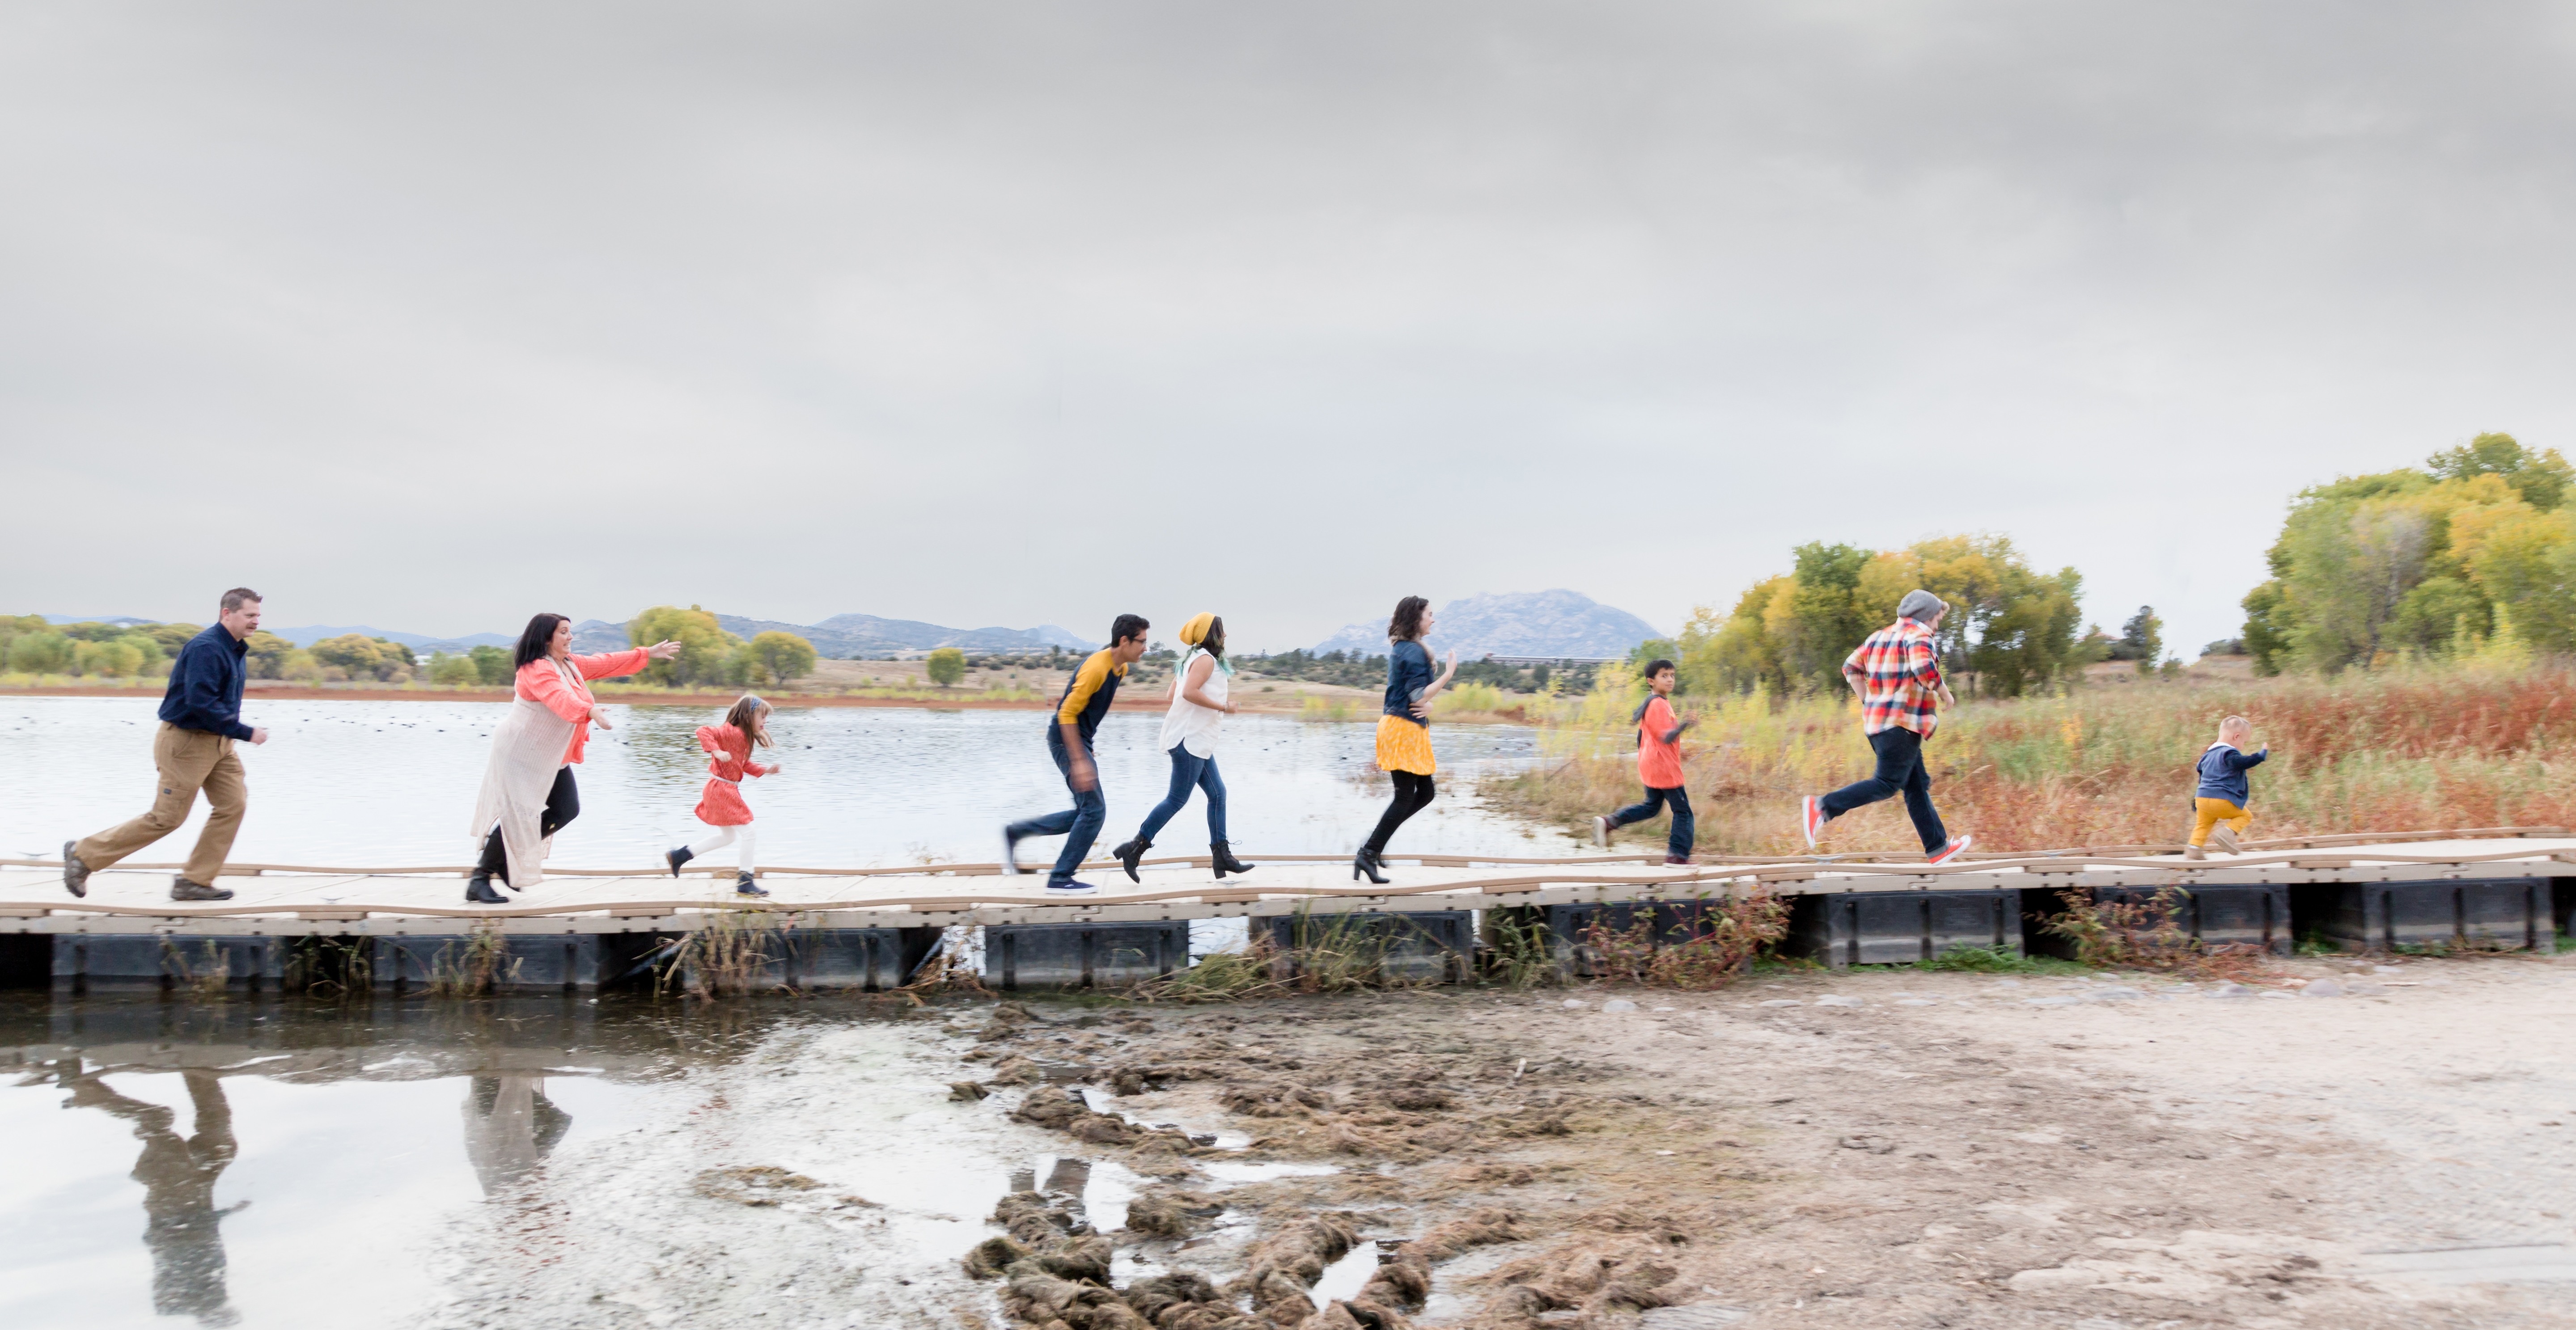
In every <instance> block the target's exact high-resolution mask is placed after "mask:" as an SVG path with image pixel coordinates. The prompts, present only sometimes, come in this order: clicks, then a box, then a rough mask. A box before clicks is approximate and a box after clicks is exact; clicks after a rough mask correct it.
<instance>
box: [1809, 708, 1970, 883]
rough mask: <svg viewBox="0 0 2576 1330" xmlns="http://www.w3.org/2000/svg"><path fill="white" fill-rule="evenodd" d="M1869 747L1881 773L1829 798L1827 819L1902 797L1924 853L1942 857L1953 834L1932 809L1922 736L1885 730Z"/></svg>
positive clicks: (1827, 798) (1873, 738) (1897, 730)
mask: <svg viewBox="0 0 2576 1330" xmlns="http://www.w3.org/2000/svg"><path fill="white" fill-rule="evenodd" d="M1869 747H1870V751H1871V752H1874V753H1876V754H1878V771H1877V772H1876V773H1875V774H1873V775H1870V776H1866V777H1863V778H1862V779H1860V780H1856V781H1853V782H1852V783H1851V784H1849V785H1846V786H1844V787H1842V788H1841V789H1839V790H1836V791H1834V792H1833V793H1831V794H1828V795H1826V796H1825V798H1824V808H1825V816H1827V817H1841V816H1842V815H1843V814H1845V813H1848V812H1850V811H1851V810H1853V809H1855V808H1859V807H1861V806H1862V805H1864V804H1874V803H1877V802H1878V801H1879V800H1881V799H1886V798H1890V797H1892V796H1895V795H1898V794H1902V795H1904V796H1905V811H1906V813H1907V815H1908V816H1910V817H1912V818H1913V819H1914V834H1915V835H1917V836H1920V837H1922V838H1923V852H1924V853H1925V854H1939V853H1940V852H1941V850H1942V848H1943V847H1944V846H1947V845H1948V844H1949V843H1950V833H1949V832H1948V831H1946V830H1943V829H1942V826H1941V813H1940V811H1939V810H1938V809H1935V808H1934V807H1933V806H1932V773H1931V772H1929V771H1926V770H1924V768H1923V736H1922V735H1919V734H1916V733H1915V732H1914V731H1912V730H1908V729H1903V728H1889V729H1884V730H1880V731H1879V732H1878V733H1876V734H1873V735H1871V736H1869Z"/></svg>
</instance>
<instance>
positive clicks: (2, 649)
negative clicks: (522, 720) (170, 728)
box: [0, 614, 507, 683]
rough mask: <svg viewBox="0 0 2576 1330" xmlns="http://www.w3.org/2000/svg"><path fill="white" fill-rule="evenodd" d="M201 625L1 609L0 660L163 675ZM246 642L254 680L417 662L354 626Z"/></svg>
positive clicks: (387, 669) (333, 675)
mask: <svg viewBox="0 0 2576 1330" xmlns="http://www.w3.org/2000/svg"><path fill="white" fill-rule="evenodd" d="M204 631H205V628H204V626H203V625H200V624H193V623H135V624H122V623H94V622H92V623H66V624H48V623H46V622H45V619H44V616H43V615H39V614H26V615H5V614H0V663H5V665H6V666H7V668H8V669H9V670H10V671H11V672H13V673H19V674H69V675H86V676H91V677H95V678H102V679H136V678H142V679H158V678H166V677H167V676H168V675H169V673H170V663H171V661H173V660H174V659H176V658H177V656H178V654H179V648H181V647H183V646H186V645H187V644H188V639H190V638H192V637H195V636H196V635H197V634H199V633H201V632H204ZM243 646H244V649H245V657H246V658H245V660H244V662H243V664H244V668H245V669H247V670H248V672H249V674H250V676H251V677H252V678H254V679H294V680H306V681H311V682H315V683H321V682H330V681H337V680H341V679H377V680H383V681H386V682H391V683H403V682H407V681H409V680H410V679H411V678H412V675H413V671H414V670H415V669H417V668H418V667H419V664H420V660H419V657H417V656H415V655H413V654H412V651H411V648H409V647H406V646H404V645H403V644H402V643H400V642H395V641H391V640H388V639H386V638H381V637H365V636H361V635H360V634H357V633H343V634H341V635H340V636H338V637H331V638H324V639H323V640H322V641H319V642H316V643H314V644H313V645H312V646H310V647H302V648H299V647H297V646H296V645H295V644H294V643H293V642H289V641H287V640H286V639H285V638H282V637H279V636H278V635H276V634H275V633H267V632H254V633H252V634H251V635H250V640H249V641H247V642H245V643H243ZM503 659H505V660H506V659H507V657H506V656H504V657H503Z"/></svg>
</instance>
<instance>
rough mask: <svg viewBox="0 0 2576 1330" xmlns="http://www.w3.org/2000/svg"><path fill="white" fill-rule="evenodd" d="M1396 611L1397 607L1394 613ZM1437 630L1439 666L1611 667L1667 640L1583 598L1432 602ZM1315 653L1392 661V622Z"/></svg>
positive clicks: (1353, 630) (1539, 595) (1541, 594)
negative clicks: (1501, 660)
mask: <svg viewBox="0 0 2576 1330" xmlns="http://www.w3.org/2000/svg"><path fill="white" fill-rule="evenodd" d="M1390 608H1392V607H1390ZM1431 610H1432V614H1433V616H1434V617H1435V618H1436V619H1438V621H1439V623H1438V626H1437V627H1435V628H1433V629H1432V631H1431V636H1430V638H1429V639H1428V640H1427V641H1426V642H1425V643H1424V645H1426V646H1428V647H1430V648H1431V654H1432V656H1433V657H1434V658H1435V659H1437V658H1441V657H1445V656H1446V655H1447V654H1448V653H1449V652H1451V651H1456V652H1457V653H1458V658H1459V659H1460V660H1478V659H1482V658H1483V657H1486V656H1563V657H1570V658H1574V659H1608V658H1613V657H1619V656H1625V655H1627V654H1628V652H1629V649H1630V648H1632V647H1634V646H1636V645H1637V644H1638V643H1640V642H1643V641H1646V640H1647V639H1649V638H1656V637H1662V636H1664V634H1662V633H1660V632H1657V631H1656V630H1655V626H1654V625H1653V624H1650V623H1647V622H1646V621H1645V620H1643V619H1640V618H1638V617H1637V616H1636V615H1633V614H1630V613H1629V612H1627V611H1626V610H1623V609H1620V608H1618V607H1616V606H1612V605H1604V604H1602V603H1600V602H1599V601H1596V600H1594V599H1592V598H1591V597H1590V596H1587V595H1584V594H1583V593H1581V592H1579V591H1566V590H1563V589H1559V590H1555V591H1515V592H1508V593H1505V594H1502V595H1490V594H1488V595H1475V596H1461V597H1459V598H1458V599H1456V600H1452V601H1446V602H1443V601H1433V602H1432V605H1431ZM1314 649H1315V651H1316V652H1317V653H1319V654H1320V653H1322V652H1326V651H1357V652H1360V653H1361V654H1363V655H1370V656H1383V655H1385V654H1386V620H1384V619H1371V620H1369V621H1367V622H1365V623H1355V624H1352V625H1351V626H1350V627H1348V628H1345V629H1343V630H1342V631H1340V632H1338V633H1335V634H1333V635H1332V636H1331V637H1328V638H1325V639H1324V640H1323V641H1321V642H1319V643H1317V644H1316V645H1315V648H1314Z"/></svg>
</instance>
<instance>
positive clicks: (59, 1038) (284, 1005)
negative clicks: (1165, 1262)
mask: <svg viewBox="0 0 2576 1330" xmlns="http://www.w3.org/2000/svg"><path fill="white" fill-rule="evenodd" d="M942 1042H943V1041H942V1039H941V1038H940V1036H939V1035H938V1032H937V1029H936V1025H935V1023H934V1022H933V1021H930V1020H923V1019H920V1018H917V1017H909V1016H905V1015H900V1014H896V1015H889V1014H886V1011H885V1009H884V1008H882V1007H875V1006H869V1005H865V1004H859V1003H851V1004H846V1005H836V1004H833V1003H826V1002H810V1003H783V1002H782V1003H778V1004H775V1005H774V1006H772V1005H766V1004H761V1005H753V1004H744V1005H741V1006H734V1007H730V1008H724V1009H717V1010H714V1011H709V1010H707V1009H705V1008H703V1007H697V1008H692V1007H685V1006H681V1005H680V1004H661V1005H655V1004H651V1003H647V1002H641V1001H634V1002H628V1001H620V1000H613V999H612V1000H606V1001H604V1002H602V1003H590V1002H586V1001H558V1000H551V999H546V1000H526V1001H498V1002H479V1003H464V1002H446V1003H439V1004H428V1003H419V1002H415V1003H412V1004H409V1005H404V1004H399V1003H389V1002H377V1003H372V1004H360V1005H358V1006H356V1007H353V1008H350V1009H341V1008H333V1007H327V1006H321V1005H311V1004H301V1003H290V1002H282V1001H280V1002H261V1001H256V1000H237V1001H232V1002H224V1003H216V1004H210V1005H191V1004H186V1003H180V1002H167V1001H163V1000H161V999H159V998H157V997H150V996H147V997H137V998H127V999H115V998H104V999H102V998H90V999H79V1000H65V1001H61V1002H50V1003H49V1002H47V1001H45V1000H44V999H43V998H41V997H28V998H20V999H16V1000H12V1001H8V1002H5V1003H0V1072H5V1073H7V1076H8V1079H7V1080H6V1081H5V1082H0V1133H6V1138H7V1139H8V1140H9V1141H10V1143H11V1147H12V1149H11V1166H10V1169H9V1185H8V1186H7V1187H6V1188H5V1189H0V1325H10V1326H31V1327H35V1326H57V1325H65V1326H68V1325H79V1326H82V1327H85V1328H90V1327H100V1328H110V1330H112V1328H113V1327H122V1326H132V1327H138V1328H139V1327H146V1326H166V1325H168V1324H170V1321H169V1319H168V1318H172V1317H186V1318H191V1319H193V1320H195V1321H196V1322H197V1323H199V1324H203V1325H213V1326H225V1325H243V1326H251V1327H305V1326H313V1327H322V1326H333V1327H338V1326H343V1325H347V1324H349V1323H351V1322H353V1321H354V1322H357V1323H362V1324H391V1325H416V1326H447V1325H457V1326H463V1325H527V1326H546V1327H548V1328H549V1330H554V1328H555V1327H566V1326H588V1325H599V1326H620V1327H628V1328H629V1330H631V1328H632V1327H634V1326H635V1325H637V1324H639V1323H641V1324H644V1325H650V1326H666V1325H682V1326H685V1325H712V1324H738V1323H744V1322H747V1321H754V1320H761V1318H766V1317H772V1316H776V1317H784V1318H786V1319H785V1320H784V1321H765V1320H763V1321H762V1323H779V1324H795V1325H800V1326H804V1325H817V1326H843V1325H846V1326H852V1327H857V1326H870V1327H874V1326H909V1325H921V1326H932V1325H940V1326H946V1325H953V1324H956V1323H957V1321H958V1319H959V1318H958V1312H959V1311H960V1310H961V1309H966V1308H976V1307H983V1306H986V1305H987V1304H989V1301H990V1297H991V1289H990V1286H989V1285H974V1284H970V1283H968V1282H967V1281H965V1280H964V1278H963V1276H962V1275H961V1274H960V1273H959V1269H958V1258H959V1257H960V1256H961V1255H962V1254H963V1253H964V1252H965V1251H966V1250H967V1249H968V1248H969V1247H971V1246H972V1245H974V1244H975V1243H976V1242H979V1241H981V1240H982V1239H983V1238H984V1237H986V1236H987V1235H989V1234H990V1233H992V1232H994V1231H995V1230H993V1229H992V1228H991V1227H990V1226H989V1225H988V1224H987V1222H986V1219H987V1216H989V1215H990V1214H991V1213H992V1211H993V1207H994V1203H995V1202H997V1201H998V1200H999V1199H1000V1198H1001V1197H1002V1196H1003V1195H1004V1194H1005V1193H1006V1192H1008V1191H1011V1190H1015V1189H1021V1188H1035V1189H1040V1190H1046V1191H1052V1192H1060V1193H1063V1194H1065V1195H1067V1196H1070V1197H1073V1198H1076V1199H1077V1200H1078V1201H1079V1202H1080V1204H1081V1205H1082V1206H1083V1207H1084V1208H1085V1210H1086V1211H1087V1214H1088V1217H1089V1218H1090V1219H1091V1221H1092V1222H1093V1223H1094V1224H1095V1225H1097V1226H1098V1227H1099V1228H1101V1229H1102V1230H1104V1231H1105V1230H1109V1229H1114V1228H1117V1227H1118V1226H1120V1225H1122V1224H1123V1223H1124V1222H1125V1219H1126V1209H1127V1205H1128V1203H1129V1202H1130V1201H1131V1200H1132V1199H1133V1198H1134V1197H1135V1195H1136V1194H1137V1188H1138V1187H1139V1186H1140V1185H1142V1183H1143V1181H1144V1180H1143V1179H1140V1178H1138V1177H1137V1176H1136V1175H1135V1174H1133V1173H1132V1172H1130V1171H1128V1170H1127V1169H1125V1168H1123V1167H1121V1166H1119V1165H1117V1164H1114V1163H1109V1162H1105V1161H1104V1162H1089V1163H1087V1162H1085V1161H1084V1160H1082V1159H1080V1158H1076V1157H1071V1156H1066V1155H1062V1154H1059V1153H1057V1151H1059V1150H1061V1149H1062V1148H1063V1146H1064V1144H1065V1141H1064V1138H1062V1137H1061V1136H1055V1135H1052V1134H1048V1133H1042V1132H1038V1131H1036V1130H1034V1129H1031V1128H1026V1127H1021V1126H1018V1125H1016V1124H1013V1123H1010V1122H1009V1121H1007V1119H1006V1118H1005V1117H1004V1115H1002V1114H1001V1113H999V1112H997V1111H994V1110H993V1109H992V1108H991V1107H990V1106H989V1105H973V1104H960V1103H952V1102H950V1101H949V1100H948V1098H947V1095H948V1082H949V1081H951V1080H956V1079H961V1078H963V1076H964V1075H965V1074H966V1071H965V1069H964V1068H963V1067H962V1066H961V1065H960V1064H958V1063H957V1062H955V1060H954V1059H953V1057H952V1056H951V1055H950V1054H949V1053H948V1052H946V1051H944V1050H943V1048H942ZM1254 1167H1259V1166H1254ZM744 1179H750V1180H751V1181H749V1182H745V1181H744Z"/></svg>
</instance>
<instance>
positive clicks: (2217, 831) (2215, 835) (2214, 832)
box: [2209, 822, 2245, 854]
mask: <svg viewBox="0 0 2576 1330" xmlns="http://www.w3.org/2000/svg"><path fill="white" fill-rule="evenodd" d="M2209 838H2210V839H2211V840H2212V841H2215V842H2217V845H2218V852H2219V853H2220V854H2243V853H2244V852H2245V851H2244V850H2242V849H2241V848H2239V847H2238V846H2237V844H2236V828H2234V827H2231V826H2229V825H2227V824H2226V823H2224V822H2218V823H2213V824H2211V826H2210V828H2209Z"/></svg>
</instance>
